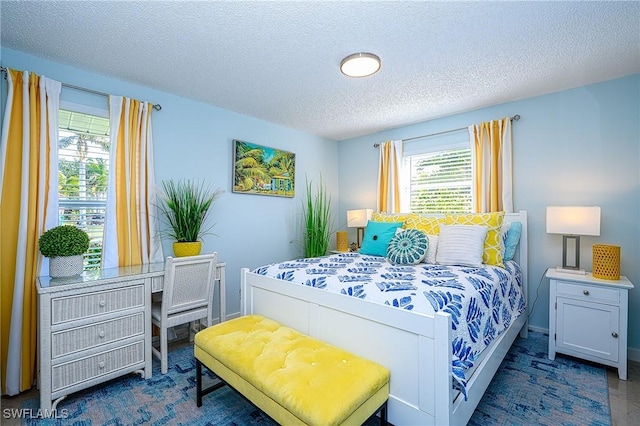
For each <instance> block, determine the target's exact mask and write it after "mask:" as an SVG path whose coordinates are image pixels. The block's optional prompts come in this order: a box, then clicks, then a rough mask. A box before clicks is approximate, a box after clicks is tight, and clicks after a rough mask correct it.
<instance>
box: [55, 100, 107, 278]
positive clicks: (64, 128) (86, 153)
mask: <svg viewBox="0 0 640 426" xmlns="http://www.w3.org/2000/svg"><path fill="white" fill-rule="evenodd" d="M85 110H86V108H85ZM98 112H99V113H100V112H101V111H98ZM94 113H95V111H94ZM106 114H107V113H106V111H104V115H106ZM59 121H60V122H59V129H58V196H59V208H60V210H59V223H60V225H74V226H77V227H79V228H81V229H83V230H85V231H86V232H87V233H88V234H89V238H90V240H91V243H90V246H89V250H88V252H87V253H86V254H85V256H84V263H85V269H96V268H99V267H100V261H101V258H102V234H103V230H104V218H105V212H106V204H107V183H108V181H109V145H110V140H109V119H108V118H107V117H104V116H99V115H93V114H88V113H84V112H78V111H72V110H70V109H61V110H60V112H59Z"/></svg>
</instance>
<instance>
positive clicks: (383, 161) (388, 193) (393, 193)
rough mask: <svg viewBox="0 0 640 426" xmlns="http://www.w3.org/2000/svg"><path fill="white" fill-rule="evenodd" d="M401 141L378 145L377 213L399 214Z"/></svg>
mask: <svg viewBox="0 0 640 426" xmlns="http://www.w3.org/2000/svg"><path fill="white" fill-rule="evenodd" d="M401 161H402V141H386V142H383V143H381V144H380V157H379V167H378V211H379V212H386V213H399V212H400V164H401Z"/></svg>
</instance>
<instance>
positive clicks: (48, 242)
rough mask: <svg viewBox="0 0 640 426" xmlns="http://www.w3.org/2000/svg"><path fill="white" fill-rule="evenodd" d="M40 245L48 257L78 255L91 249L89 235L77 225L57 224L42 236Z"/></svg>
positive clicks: (41, 251) (39, 241) (42, 251)
mask: <svg viewBox="0 0 640 426" xmlns="http://www.w3.org/2000/svg"><path fill="white" fill-rule="evenodd" d="M38 246H39V248H40V253H42V255H43V256H46V257H59V256H77V255H81V254H84V253H86V251H87V250H88V249H89V235H88V234H87V233H86V232H84V231H83V230H82V229H79V228H76V227H75V226H70V225H61V226H56V227H55V228H51V229H49V230H48V231H46V232H45V233H44V234H42V235H41V236H40V239H39V240H38Z"/></svg>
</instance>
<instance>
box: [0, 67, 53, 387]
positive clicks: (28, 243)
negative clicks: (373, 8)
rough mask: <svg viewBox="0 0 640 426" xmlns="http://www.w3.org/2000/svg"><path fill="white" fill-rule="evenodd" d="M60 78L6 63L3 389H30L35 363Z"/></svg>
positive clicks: (1, 207)
mask: <svg viewBox="0 0 640 426" xmlns="http://www.w3.org/2000/svg"><path fill="white" fill-rule="evenodd" d="M60 88H61V84H60V83H59V82H55V81H53V80H50V79H46V78H44V77H39V76H38V75H36V74H33V73H29V72H26V71H16V70H12V69H9V70H7V105H6V108H5V112H4V119H3V129H2V138H1V142H0V143H1V144H2V145H1V146H0V166H1V168H0V170H1V171H2V172H1V178H0V179H1V180H0V182H1V185H0V191H1V193H0V245H1V257H0V294H1V298H2V302H1V309H2V311H1V327H0V330H1V336H0V344H1V348H2V350H1V352H0V356H1V360H0V361H1V368H2V370H1V373H2V374H1V375H2V393H3V394H8V395H16V394H18V393H19V392H21V391H24V390H27V389H30V388H31V385H32V383H33V379H34V376H35V368H36V349H37V339H36V321H37V315H36V312H37V307H36V299H37V293H36V290H35V284H34V283H35V279H36V277H37V276H38V275H40V265H41V263H42V262H41V260H42V257H41V256H40V253H39V251H38V238H39V236H40V235H41V234H42V232H44V231H45V229H48V228H49V227H51V224H52V223H53V224H54V225H55V224H57V223H56V221H57V216H56V214H55V213H53V212H52V211H51V210H56V209H57V183H56V182H57V162H56V161H54V162H53V163H52V162H51V159H52V157H53V158H55V157H57V131H58V124H57V123H58V119H57V117H58V106H59V97H60Z"/></svg>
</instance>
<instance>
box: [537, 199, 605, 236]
mask: <svg viewBox="0 0 640 426" xmlns="http://www.w3.org/2000/svg"><path fill="white" fill-rule="evenodd" d="M547 234H563V235H600V207H595V206H594V207H582V206H566V207H565V206H563V207H557V206H553V207H547Z"/></svg>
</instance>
